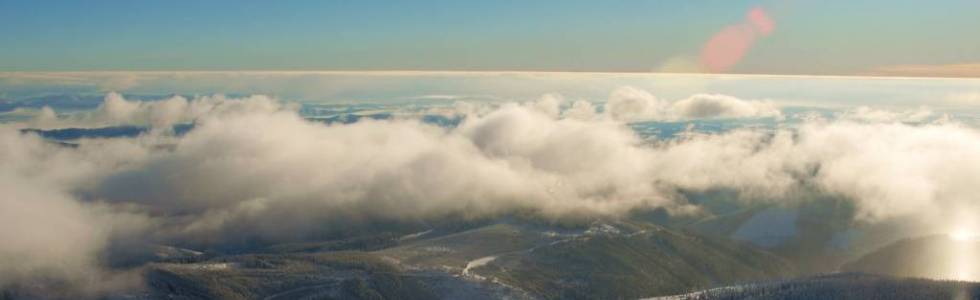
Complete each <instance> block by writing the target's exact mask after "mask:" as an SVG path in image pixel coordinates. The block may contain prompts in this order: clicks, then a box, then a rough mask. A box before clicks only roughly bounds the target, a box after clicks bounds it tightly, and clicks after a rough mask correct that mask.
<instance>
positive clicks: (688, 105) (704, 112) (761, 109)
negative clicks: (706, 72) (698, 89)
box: [671, 94, 782, 119]
mask: <svg viewBox="0 0 980 300" xmlns="http://www.w3.org/2000/svg"><path fill="white" fill-rule="evenodd" d="M671 109H672V111H673V113H674V114H675V115H676V116H678V117H681V118H687V119H704V118H766V117H781V116H782V113H781V112H780V111H779V109H778V108H777V107H776V105H775V104H773V103H772V102H768V101H746V100H742V99H738V98H735V97H732V96H728V95H721V94H697V95H694V96H691V97H689V98H687V99H683V100H680V101H677V102H675V103H674V104H673V105H672V106H671Z"/></svg>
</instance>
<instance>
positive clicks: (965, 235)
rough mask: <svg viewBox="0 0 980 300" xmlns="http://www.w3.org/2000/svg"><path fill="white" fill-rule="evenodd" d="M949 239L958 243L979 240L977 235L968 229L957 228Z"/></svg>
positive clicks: (950, 234)
mask: <svg viewBox="0 0 980 300" xmlns="http://www.w3.org/2000/svg"><path fill="white" fill-rule="evenodd" d="M949 237H950V238H952V239H954V240H957V241H971V240H976V239H977V233H976V232H975V231H973V230H969V229H966V228H957V229H956V230H953V232H950V233H949Z"/></svg>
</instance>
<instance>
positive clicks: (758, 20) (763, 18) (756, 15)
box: [745, 7, 776, 36]
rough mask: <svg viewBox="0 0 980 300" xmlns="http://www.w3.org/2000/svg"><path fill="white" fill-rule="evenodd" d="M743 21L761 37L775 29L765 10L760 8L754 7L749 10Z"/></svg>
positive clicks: (774, 24)
mask: <svg viewBox="0 0 980 300" xmlns="http://www.w3.org/2000/svg"><path fill="white" fill-rule="evenodd" d="M745 19H747V20H748V21H749V24H752V27H753V28H755V29H756V31H757V32H758V33H760V34H762V35H763V36H765V35H769V34H770V33H772V31H773V30H775V29H776V23H775V22H773V21H772V18H770V17H769V14H768V13H766V10H765V9H763V8H761V7H755V8H752V9H750V10H749V13H748V15H746V16H745Z"/></svg>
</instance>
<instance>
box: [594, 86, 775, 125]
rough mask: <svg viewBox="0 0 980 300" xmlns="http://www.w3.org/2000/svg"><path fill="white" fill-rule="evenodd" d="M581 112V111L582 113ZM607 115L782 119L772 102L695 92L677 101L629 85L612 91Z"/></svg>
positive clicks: (631, 118)
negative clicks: (663, 98)
mask: <svg viewBox="0 0 980 300" xmlns="http://www.w3.org/2000/svg"><path fill="white" fill-rule="evenodd" d="M579 114H581V113H579ZM605 114H606V116H607V117H609V118H611V119H613V120H617V121H627V122H635V121H678V120H694V119H715V118H729V119H736V118H769V117H776V118H781V117H782V113H781V112H780V110H779V108H778V107H777V106H776V105H775V104H774V103H772V102H771V101H759V100H742V99H739V98H736V97H733V96H728V95H721V94H695V95H692V96H690V97H688V98H685V99H681V100H678V101H676V102H673V103H671V102H668V101H664V100H660V99H657V97H655V96H654V95H653V94H651V93H650V92H647V91H644V90H640V89H637V88H633V87H629V86H625V87H620V88H618V89H616V90H614V91H613V92H612V94H611V95H610V96H609V101H608V102H606V104H605Z"/></svg>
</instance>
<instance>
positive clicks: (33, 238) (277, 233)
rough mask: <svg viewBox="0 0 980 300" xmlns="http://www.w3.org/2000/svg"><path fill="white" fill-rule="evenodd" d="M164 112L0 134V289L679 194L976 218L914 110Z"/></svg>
mask: <svg viewBox="0 0 980 300" xmlns="http://www.w3.org/2000/svg"><path fill="white" fill-rule="evenodd" d="M174 99H178V100H166V101H164V102H135V101H129V100H125V99H121V97H119V98H116V96H114V95H109V96H107V99H106V104H104V105H103V107H101V108H100V109H99V110H98V112H96V113H93V114H91V115H86V117H78V118H79V119H75V120H78V121H82V120H92V121H93V122H95V120H97V121H98V122H145V123H146V124H151V125H152V126H163V125H162V124H172V123H173V122H177V120H193V122H195V127H194V129H193V130H191V131H190V132H188V133H187V134H185V135H183V136H180V137H172V136H144V137H140V138H134V139H129V138H124V139H108V140H86V141H81V142H80V144H79V146H78V147H77V148H69V147H62V146H58V145H56V144H54V143H49V142H45V141H43V140H41V139H40V138H38V137H36V136H33V135H30V134H21V133H20V132H19V131H17V130H14V129H13V128H11V126H0V141H2V143H0V163H2V164H3V165H4V168H2V169H0V187H2V188H4V190H5V192H6V193H7V194H8V195H10V197H6V198H4V199H2V200H0V218H4V219H5V220H10V221H8V225H9V226H5V228H2V229H0V235H3V237H4V238H6V239H10V240H11V241H13V242H11V243H3V244H0V260H3V261H4V262H9V263H10V264H11V265H13V266H16V267H15V268H4V270H2V271H0V276H3V277H0V278H2V280H0V283H2V282H3V281H4V280H6V281H7V282H14V281H18V280H25V279H24V278H36V277H45V276H55V277H59V278H63V280H68V281H72V280H78V278H90V277H91V276H88V275H87V274H107V273H111V272H109V271H108V270H104V269H103V268H100V267H99V258H98V257H99V254H100V253H104V252H105V251H106V250H105V249H106V247H107V245H110V244H112V242H113V241H116V240H119V239H132V238H134V237H136V238H138V239H143V241H146V242H151V243H156V242H159V243H166V244H180V245H192V246H200V247H212V246H221V245H237V244H238V243H242V241H249V242H276V241H295V240H303V239H307V238H310V237H311V236H317V234H318V233H323V232H324V231H329V230H341V229H346V228H350V227H351V226H353V224H358V223H359V222H372V221H379V222H387V221H396V222H397V221H411V220H434V219H442V218H445V217H447V216H461V217H464V218H482V217H492V216H496V215H500V214H507V213H513V212H517V211H520V212H529V213H531V214H536V215H538V216H541V217H542V218H549V219H556V218H575V217H581V216H607V217H616V216H622V215H625V214H627V213H629V212H631V211H634V210H637V209H650V208H657V207H666V208H669V209H671V210H676V211H686V210H688V209H689V208H690V207H691V204H690V203H689V202H688V201H687V199H686V198H685V196H684V195H685V194H686V193H690V192H694V193H697V192H708V191H713V190H719V189H724V190H732V191H734V192H736V193H737V194H738V195H740V198H741V199H743V200H744V201H762V202H774V203H778V202H785V201H800V200H799V199H804V198H806V199H810V198H813V197H808V195H809V196H812V194H817V195H820V196H822V197H823V198H832V199H842V200H846V201H852V202H853V204H854V205H855V207H857V210H858V215H859V217H861V218H862V219H863V220H870V221H875V220H884V219H889V218H896V217H907V216H921V217H935V216H939V215H943V214H949V213H952V212H955V211H975V209H977V207H976V205H975V204H974V201H973V199H974V197H975V194H976V193H975V191H976V190H975V183H974V180H973V179H974V178H980V157H978V156H977V155H976V153H980V132H978V131H977V129H976V128H972V127H966V126H964V125H960V124H958V123H955V122H949V123H932V122H911V123H907V122H901V121H896V120H904V119H908V118H913V119H918V117H916V116H917V115H918V113H916V112H912V113H901V112H887V113H886V112H878V111H874V110H873V109H871V108H868V109H857V110H855V112H851V113H845V114H843V115H841V116H843V117H841V116H838V118H834V119H829V120H827V119H816V120H812V121H808V120H804V121H803V123H802V124H799V125H798V126H794V127H786V128H784V127H777V128H775V129H752V128H743V129H735V130H731V131H726V132H723V133H701V134H690V135H684V136H681V137H679V138H675V139H670V140H655V141H646V140H644V139H642V138H641V137H639V136H637V134H636V133H635V132H634V131H633V130H631V129H630V127H629V126H628V125H627V124H626V122H627V121H629V120H636V119H642V118H643V117H657V118H662V119H666V120H675V119H678V118H707V117H724V118H730V117H747V116H753V117H761V116H777V114H776V112H778V110H775V109H774V108H772V107H771V106H768V104H766V103H765V102H753V101H744V100H739V99H735V98H732V97H727V96H719V95H694V96H692V97H690V98H687V99H684V100H680V101H677V102H674V103H669V102H666V101H661V100H658V99H656V98H655V97H653V96H652V95H651V94H650V93H648V92H645V91H642V90H637V89H630V88H624V89H621V90H617V91H616V92H614V93H613V94H612V96H611V97H610V101H609V103H607V104H606V105H607V107H606V108H605V110H603V111H602V112H601V113H600V112H598V109H596V108H595V107H594V106H593V105H592V104H591V103H589V102H584V101H576V102H573V103H572V104H570V105H568V104H567V102H566V101H565V100H564V99H563V98H562V97H559V96H556V95H551V96H546V97H543V98H542V100H540V101H538V102H532V103H506V104H500V105H495V106H479V107H477V106H473V105H467V104H465V103H459V104H458V105H457V107H458V110H459V111H465V112H466V114H465V118H464V119H463V121H462V123H461V124H459V126H456V127H452V128H443V127H438V126H434V125H428V124H425V123H423V122H421V121H419V120H414V119H404V118H399V119H393V120H383V121H378V120H362V121H359V122H356V123H352V124H331V125H326V124H322V123H317V122H313V121H310V120H306V119H304V118H303V117H301V116H300V115H299V114H298V113H297V111H295V110H291V109H288V108H287V106H284V105H282V104H280V103H279V102H277V101H275V100H273V99H269V98H265V97H246V98H244V99H229V98H224V97H220V96H215V97H201V98H195V99H194V100H186V101H182V100H181V99H179V98H174ZM167 101H172V102H167ZM154 116H156V117H154ZM853 116H860V117H853ZM881 116H884V117H881ZM85 118H92V119H85ZM154 120H162V121H154ZM818 198H820V197H818ZM120 223H121V224H120ZM124 228H130V230H123V229H124ZM134 232H135V233H134ZM55 237H65V238H62V239H56V238H55ZM25 253H28V254H30V255H34V256H24V255H25ZM5 265H6V264H5ZM59 266H60V267H59ZM52 270H54V271H52ZM52 272H53V273H52ZM58 272H62V273H63V274H61V273H58ZM52 274H53V275H52Z"/></svg>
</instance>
